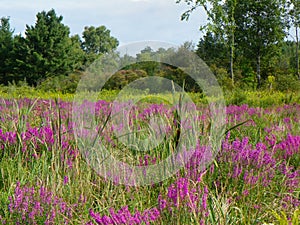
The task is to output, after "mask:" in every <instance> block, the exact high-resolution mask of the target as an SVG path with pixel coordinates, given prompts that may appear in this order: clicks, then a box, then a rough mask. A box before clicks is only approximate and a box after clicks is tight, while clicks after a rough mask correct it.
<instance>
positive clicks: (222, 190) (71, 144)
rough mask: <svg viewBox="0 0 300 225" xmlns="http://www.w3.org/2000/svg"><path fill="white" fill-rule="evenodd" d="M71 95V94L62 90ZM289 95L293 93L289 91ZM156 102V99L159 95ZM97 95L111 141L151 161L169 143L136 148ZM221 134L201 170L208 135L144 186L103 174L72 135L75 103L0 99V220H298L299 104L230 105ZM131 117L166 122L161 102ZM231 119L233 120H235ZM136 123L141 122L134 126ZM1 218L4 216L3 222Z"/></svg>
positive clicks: (128, 155) (133, 159)
mask: <svg viewBox="0 0 300 225" xmlns="http://www.w3.org/2000/svg"><path fill="white" fill-rule="evenodd" d="M66 98H68V97H66ZM293 98H294V97H293ZM160 103H161V102H160ZM109 105H110V104H109V103H108V102H106V101H99V102H97V103H96V118H97V119H98V120H99V122H100V121H102V124H101V123H100V124H99V126H103V123H105V124H104V125H105V129H103V130H102V132H101V137H102V140H103V141H104V142H105V143H106V144H107V147H108V150H109V151H110V152H111V153H112V154H114V156H115V157H117V158H119V159H120V160H124V161H126V162H128V163H132V164H135V165H151V164H155V163H157V162H159V161H161V160H163V159H164V158H165V157H167V156H168V155H169V154H170V153H171V152H172V149H173V148H174V139H173V138H166V139H165V140H164V142H163V143H162V144H161V145H159V146H158V147H157V148H156V149H155V150H154V151H148V152H143V153H140V152H136V151H133V150H132V149H130V148H127V147H126V146H124V144H122V143H120V142H119V141H118V139H117V138H116V135H115V133H114V127H113V126H112V124H111V123H110V122H107V123H106V122H105V121H106V120H105V118H108V116H109V115H110V107H109ZM199 110H201V112H202V114H201V115H200V116H199V120H200V121H201V124H202V125H201V127H202V128H201V130H200V131H199V137H202V136H204V137H205V136H208V135H209V131H210V130H209V129H210V127H209V111H208V109H207V108H206V107H205V106H203V105H200V106H199ZM226 111H227V120H228V122H227V130H228V132H227V134H226V136H224V137H223V139H222V148H221V149H220V151H219V152H218V155H217V156H216V158H215V160H214V162H212V163H211V164H209V166H208V167H207V168H205V169H203V168H202V167H201V165H199V162H200V161H201V160H202V159H203V157H205V153H206V152H207V148H208V147H207V146H206V145H205V142H203V143H202V144H199V145H197V146H196V147H195V149H194V150H195V152H194V154H193V157H191V159H190V160H189V161H188V162H187V163H186V165H185V166H184V168H182V169H181V170H180V171H179V172H178V173H176V174H174V175H173V176H171V177H170V178H168V179H166V180H162V181H161V182H159V183H153V184H152V185H148V186H140V187H134V186H128V185H124V184H117V183H116V181H115V182H114V181H113V180H108V179H105V178H103V177H101V176H99V175H98V174H97V172H96V170H94V169H93V168H92V167H91V166H90V165H89V163H88V162H87V161H86V160H85V157H84V155H82V154H81V153H82V152H80V149H79V143H77V140H76V139H75V138H74V124H73V123H72V119H71V116H72V115H71V114H72V103H71V102H68V101H63V100H61V99H57V98H56V99H55V98H54V99H53V100H51V99H43V98H42V97H41V98H38V99H37V98H35V99H28V98H15V99H7V98H2V99H1V101H0V112H1V114H0V115H1V116H0V117H1V118H0V119H1V121H0V190H1V191H0V221H1V222H2V223H3V224H5V223H6V224H64V223H68V224H249V225H250V224H264V223H274V224H289V223H293V224H297V223H298V222H297V221H299V206H300V200H299V199H300V196H299V193H300V189H299V186H300V185H299V182H300V181H299V179H300V167H299V165H300V157H299V155H300V154H299V151H300V136H299V130H300V126H299V119H300V105H298V104H288V105H283V106H281V105H280V106H271V107H267V108H261V107H256V108H252V107H249V106H248V105H241V106H237V105H232V106H228V107H227V109H226ZM132 113H133V114H134V117H133V116H132V117H131V118H136V119H135V120H134V122H136V124H135V125H137V127H138V125H140V126H141V128H142V127H143V124H146V123H147V122H148V120H149V118H151V117H153V116H163V117H164V120H167V121H169V122H168V123H167V125H168V126H169V129H170V133H169V135H171V137H172V135H174V134H175V133H176V132H175V131H176V128H178V126H176V123H174V115H175V113H174V112H173V111H172V107H170V106H166V105H163V104H158V105H157V104H153V102H151V104H147V103H142V104H141V105H140V108H137V110H136V111H134V112H132ZM231 128H232V129H231ZM137 129H138V128H137ZM1 222H0V223H1Z"/></svg>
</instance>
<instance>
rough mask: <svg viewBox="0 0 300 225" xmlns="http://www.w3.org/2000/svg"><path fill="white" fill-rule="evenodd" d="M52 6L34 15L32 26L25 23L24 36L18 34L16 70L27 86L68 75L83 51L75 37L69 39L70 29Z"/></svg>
mask: <svg viewBox="0 0 300 225" xmlns="http://www.w3.org/2000/svg"><path fill="white" fill-rule="evenodd" d="M62 20H63V17H62V16H57V15H56V13H55V11H54V10H53V9H52V10H50V11H49V12H45V11H43V12H40V13H38V14H37V20H36V23H35V25H34V26H29V25H27V26H26V31H25V35H26V37H18V39H17V43H16V49H15V51H16V58H17V67H18V72H19V73H20V74H22V76H23V77H26V80H27V82H28V83H29V84H30V85H37V84H39V83H40V82H41V81H42V80H44V79H47V78H48V77H53V76H57V75H67V74H68V73H70V72H72V71H73V70H74V67H77V68H78V67H80V65H78V62H80V61H81V58H82V56H83V54H82V53H81V52H80V45H79V42H78V41H79V40H78V38H76V37H74V38H72V39H71V38H70V37H69V34H70V29H69V28H68V27H67V26H65V25H64V24H63V23H62Z"/></svg>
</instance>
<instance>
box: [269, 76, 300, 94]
mask: <svg viewBox="0 0 300 225" xmlns="http://www.w3.org/2000/svg"><path fill="white" fill-rule="evenodd" d="M275 88H276V90H278V91H282V92H285V91H291V92H294V91H299V90H300V81H299V80H298V79H297V78H296V77H295V76H294V75H292V74H280V75H277V76H276V81H275Z"/></svg>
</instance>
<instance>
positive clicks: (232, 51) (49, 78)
mask: <svg viewBox="0 0 300 225" xmlns="http://www.w3.org/2000/svg"><path fill="white" fill-rule="evenodd" d="M179 2H185V3H186V4H187V5H189V7H190V8H189V10H187V11H186V12H185V13H184V14H183V15H182V17H181V19H182V20H185V19H186V20H187V19H189V16H190V14H191V13H193V12H194V11H195V10H196V9H197V8H203V9H204V10H205V12H206V14H207V21H208V22H207V23H206V24H204V25H202V26H201V27H200V30H201V31H203V33H204V35H203V37H202V38H201V39H200V40H199V42H198V44H197V46H196V47H194V46H193V45H192V43H189V42H186V43H184V44H183V45H182V46H181V47H180V48H179V49H178V50H174V49H158V50H157V51H154V50H153V49H151V48H149V47H148V48H145V49H144V50H142V51H141V52H140V53H139V54H137V56H136V58H139V59H147V57H149V56H150V55H153V54H156V55H158V56H159V57H165V56H167V57H169V58H170V57H171V58H174V59H175V58H176V57H177V59H178V58H182V56H180V54H182V55H184V51H183V49H188V50H192V51H195V53H196V54H197V55H198V56H199V57H200V58H202V59H203V60H204V61H205V62H206V63H207V64H208V65H209V66H210V68H211V70H212V71H213V72H214V74H215V75H216V77H217V78H218V80H219V82H220V84H221V85H222V86H224V87H225V88H227V89H233V88H234V87H241V88H244V89H249V88H250V89H257V88H262V87H268V88H274V87H276V86H277V88H278V89H282V90H286V89H297V88H299V87H300V86H299V81H298V80H299V79H300V74H299V26H300V2H299V1H298V0H260V1H257V0H249V1H243V0H225V1H224V0H177V3H179ZM62 21H63V17H62V16H58V15H56V12H55V10H54V9H52V10H50V11H48V12H45V11H42V12H39V13H38V14H37V15H36V22H35V24H34V25H26V30H25V35H24V36H22V35H21V34H19V35H14V30H13V29H12V28H11V27H10V22H9V18H5V17H3V18H1V21H0V22H1V23H0V84H3V85H7V84H10V83H18V82H21V81H23V82H26V83H27V84H28V85H30V86H38V87H41V88H44V89H46V90H49V89H54V90H65V91H68V92H72V91H75V90H76V85H77V83H78V81H79V79H80V77H81V76H83V75H84V71H85V69H86V68H87V67H88V66H89V65H90V64H91V63H92V62H94V61H95V60H96V59H97V58H98V57H101V56H103V55H105V54H106V53H108V52H110V51H114V50H115V49H116V48H117V47H118V44H119V41H118V40H117V39H116V38H115V37H112V36H111V34H110V30H109V29H107V28H106V27H105V26H99V27H94V26H86V27H84V30H83V32H82V34H81V36H79V35H73V36H71V35H70V29H69V27H68V26H66V25H64V24H63V22H62ZM126 57H127V58H126ZM116 60H129V61H130V60H131V59H130V56H124V57H123V58H122V59H120V57H117V58H116ZM146 61H147V60H146ZM168 61H170V59H168ZM185 64H188V63H185ZM185 67H189V65H185ZM152 75H158V76H162V77H165V78H167V79H172V80H174V81H175V82H178V84H179V85H181V84H182V83H184V84H185V86H186V88H187V89H188V90H189V91H199V87H197V85H195V84H194V83H193V81H192V80H191V79H190V78H189V77H188V76H187V74H185V73H184V72H183V71H182V70H180V69H179V68H176V67H173V66H171V65H162V64H160V63H155V62H143V63H138V64H133V65H130V66H127V67H126V68H123V69H122V70H121V71H119V72H117V73H116V74H115V75H114V76H113V77H114V79H110V80H109V81H108V83H107V84H106V86H105V88H107V89H121V88H122V87H124V86H125V85H126V84H128V83H130V82H131V81H133V80H134V79H137V78H139V77H145V76H152Z"/></svg>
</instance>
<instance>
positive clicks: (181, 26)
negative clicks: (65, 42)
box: [0, 0, 206, 46]
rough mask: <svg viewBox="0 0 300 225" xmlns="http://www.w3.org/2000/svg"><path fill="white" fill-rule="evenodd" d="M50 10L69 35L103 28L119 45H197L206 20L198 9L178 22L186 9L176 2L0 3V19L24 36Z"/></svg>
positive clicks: (11, 0)
mask: <svg viewBox="0 0 300 225" xmlns="http://www.w3.org/2000/svg"><path fill="white" fill-rule="evenodd" d="M52 8H53V9H55V11H56V13H57V15H62V16H63V18H64V19H63V23H64V24H65V25H67V26H68V27H70V31H71V34H79V35H81V34H82V31H83V29H84V27H85V26H95V27H98V26H101V25H104V26H105V27H106V28H108V29H109V30H110V31H111V35H112V36H114V37H115V38H117V39H118V40H119V42H120V45H126V44H129V43H132V42H137V41H148V40H151V41H152V40H156V41H162V42H167V43H172V44H174V45H177V46H179V45H181V44H183V43H184V42H186V41H192V42H193V43H194V44H197V43H198V41H199V39H200V37H201V36H202V33H201V32H200V31H199V27H200V25H203V24H204V23H205V20H206V16H205V14H204V13H203V11H202V10H200V9H199V10H196V11H195V12H194V13H193V14H192V15H191V17H190V19H189V20H188V21H181V20H180V16H181V14H182V13H183V12H185V11H186V10H187V9H188V6H187V5H186V4H185V3H179V4H176V0H51V1H50V0H49V1H45V0H44V1H43V0H40V1H38V0H0V17H8V16H9V17H10V24H11V27H12V28H13V29H15V33H16V34H19V33H21V34H24V31H25V27H26V24H28V25H34V23H35V20H36V14H37V13H38V12H41V11H43V10H45V11H49V10H50V9H52Z"/></svg>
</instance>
